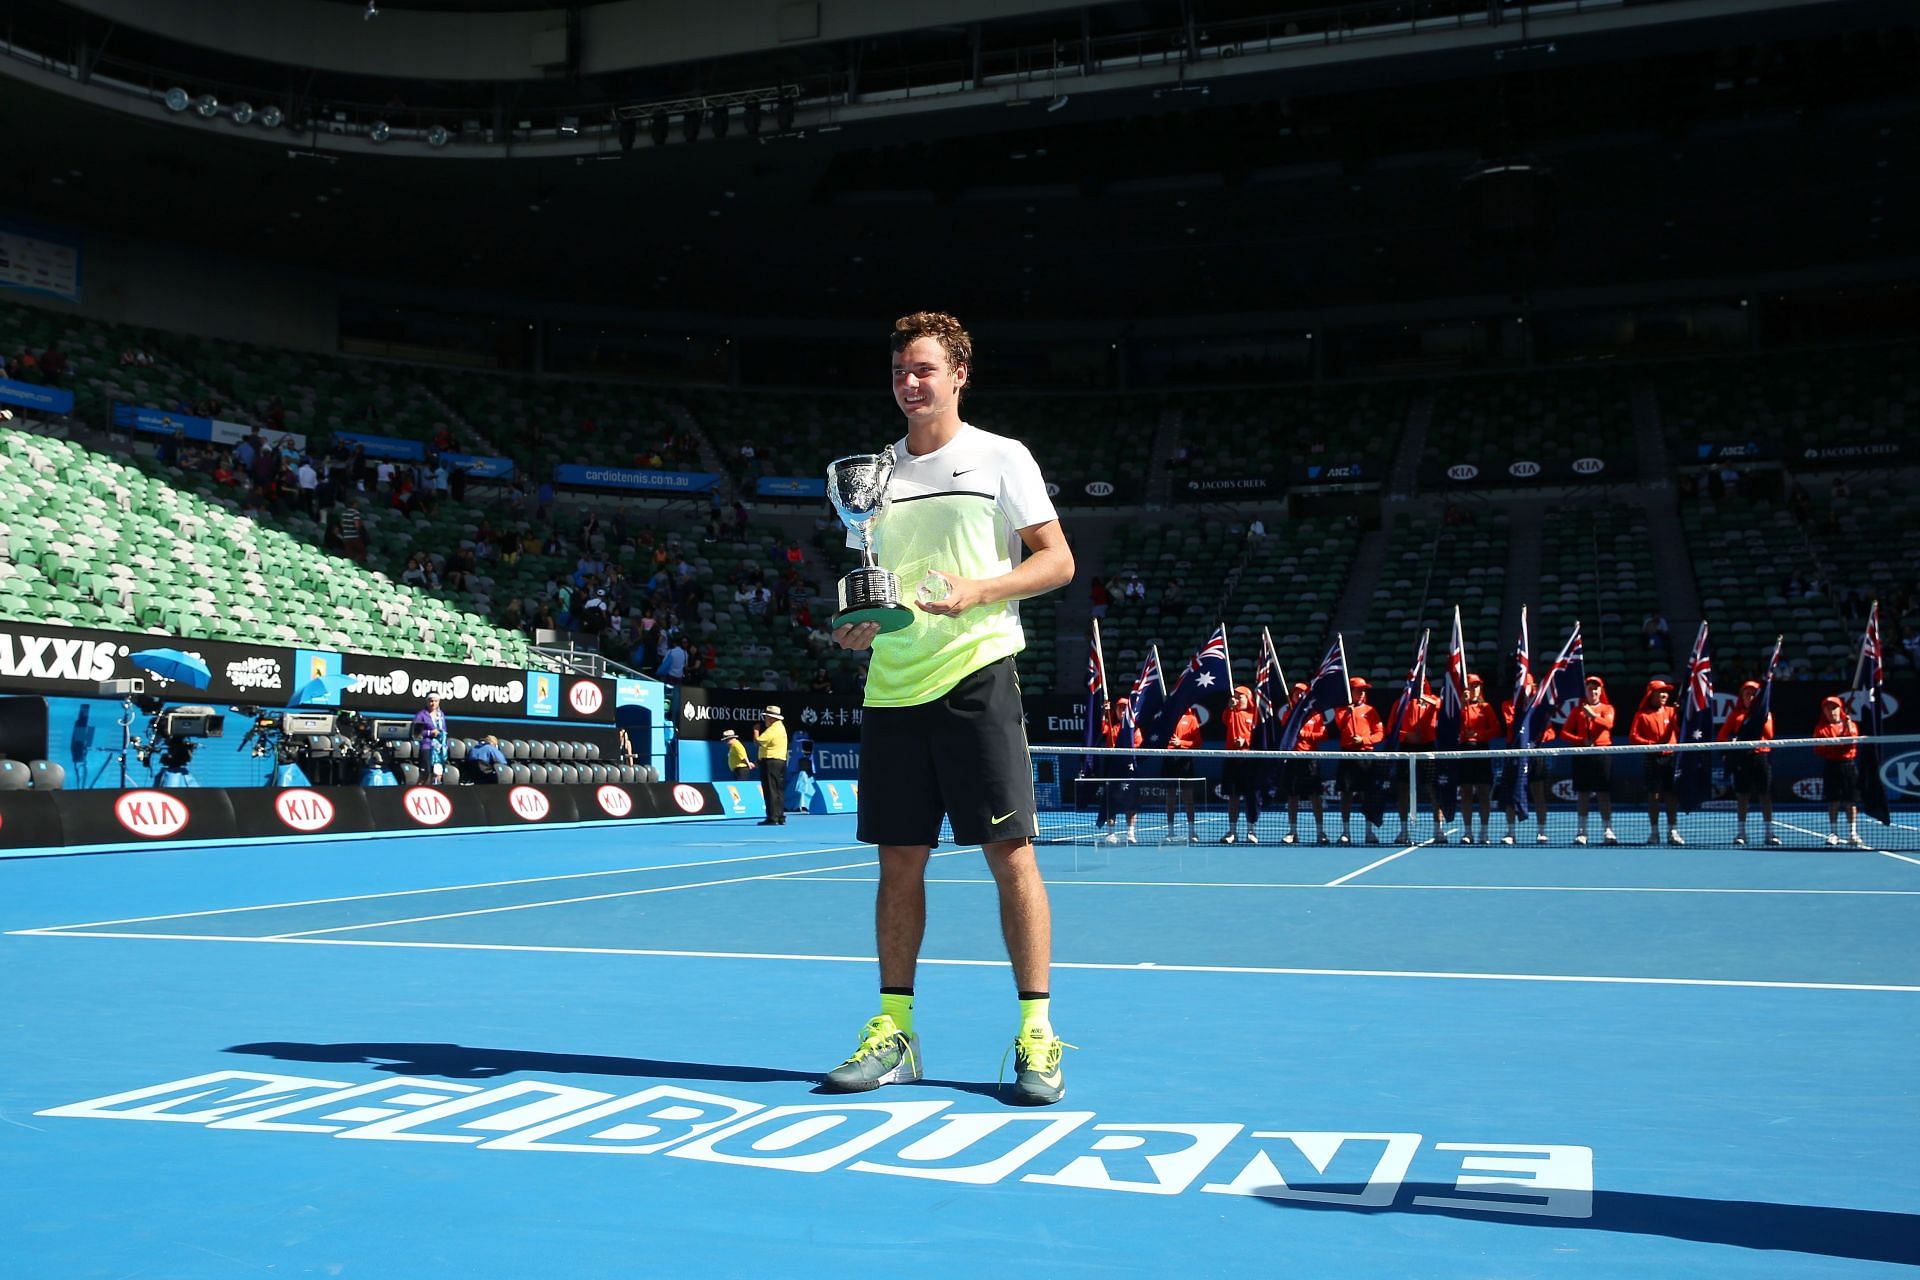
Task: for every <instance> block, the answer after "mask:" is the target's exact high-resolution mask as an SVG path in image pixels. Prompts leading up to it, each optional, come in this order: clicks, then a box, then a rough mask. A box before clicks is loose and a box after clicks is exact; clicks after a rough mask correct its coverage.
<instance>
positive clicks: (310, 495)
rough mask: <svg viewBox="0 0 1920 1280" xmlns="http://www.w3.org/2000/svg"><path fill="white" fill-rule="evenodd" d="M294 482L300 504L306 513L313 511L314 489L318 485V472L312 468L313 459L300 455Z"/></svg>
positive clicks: (309, 513) (310, 513)
mask: <svg viewBox="0 0 1920 1280" xmlns="http://www.w3.org/2000/svg"><path fill="white" fill-rule="evenodd" d="M293 475H294V483H295V484H296V485H298V486H299V489H300V505H301V507H302V508H303V509H304V510H305V511H306V513H307V514H308V515H312V514H313V513H314V491H315V490H317V489H318V488H319V487H320V473H319V472H318V471H315V470H314V469H313V459H311V458H308V457H304V456H303V457H302V458H301V459H300V465H299V467H298V468H297V469H296V470H295V471H294V473H293Z"/></svg>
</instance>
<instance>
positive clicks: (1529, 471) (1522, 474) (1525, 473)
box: [1507, 459, 1540, 480]
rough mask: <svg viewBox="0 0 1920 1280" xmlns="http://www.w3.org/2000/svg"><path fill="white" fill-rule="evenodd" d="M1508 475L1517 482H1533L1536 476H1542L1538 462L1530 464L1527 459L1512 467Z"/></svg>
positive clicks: (1508, 470) (1509, 468) (1508, 469)
mask: <svg viewBox="0 0 1920 1280" xmlns="http://www.w3.org/2000/svg"><path fill="white" fill-rule="evenodd" d="M1507 474H1508V475H1510V476H1512V477H1514V478H1515V479H1516V480H1531V479H1532V478H1533V477H1534V476H1537V475H1539V474H1540V464H1539V463H1537V462H1528V461H1526V460H1525V459H1522V460H1521V461H1519V462H1516V463H1513V464H1512V465H1510V466H1509V467H1508V468H1507Z"/></svg>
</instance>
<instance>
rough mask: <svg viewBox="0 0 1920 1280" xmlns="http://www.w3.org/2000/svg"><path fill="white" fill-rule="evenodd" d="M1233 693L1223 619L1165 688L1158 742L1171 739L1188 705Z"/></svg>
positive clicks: (1231, 672) (1161, 742)
mask: <svg viewBox="0 0 1920 1280" xmlns="http://www.w3.org/2000/svg"><path fill="white" fill-rule="evenodd" d="M1223 694H1224V695H1226V696H1228V697H1231V696H1232V695H1233V667H1232V665H1231V664H1230V663H1229V662H1228V660H1227V628H1226V624H1224V623H1222V624H1221V625H1219V626H1216V627H1215V628H1214V629H1213V634H1212V635H1211V636H1209V637H1208V638H1207V642H1206V643H1205V644H1203V645H1201V646H1200V652H1198V653H1196V654H1194V655H1193V661H1191V662H1189V663H1187V669H1186V670H1185V671H1182V672H1181V673H1180V679H1179V680H1178V681H1176V682H1175V684H1174V686H1173V688H1172V689H1170V690H1168V691H1167V705H1166V708H1165V709H1164V710H1163V711H1162V712H1161V713H1160V722H1161V727H1162V732H1161V734H1160V745H1161V746H1163V747H1164V746H1166V745H1167V743H1168V742H1170V741H1172V740H1173V730H1174V727H1175V726H1176V725H1178V724H1179V723H1180V717H1181V716H1183V715H1185V714H1186V712H1187V708H1188V707H1191V706H1193V705H1195V704H1196V703H1200V702H1204V701H1206V700H1207V699H1208V698H1213V697H1218V696H1220V695H1223Z"/></svg>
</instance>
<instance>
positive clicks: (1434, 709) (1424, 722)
mask: <svg viewBox="0 0 1920 1280" xmlns="http://www.w3.org/2000/svg"><path fill="white" fill-rule="evenodd" d="M1439 720H1440V703H1439V700H1438V699H1435V698H1430V697H1427V696H1422V697H1418V698H1415V699H1414V700H1413V705H1412V706H1410V707H1408V708H1407V715H1406V719H1405V720H1404V721H1403V722H1402V723H1401V725H1400V745H1402V746H1406V747H1430V746H1432V745H1433V736H1434V733H1435V731H1436V730H1437V728H1438V726H1439Z"/></svg>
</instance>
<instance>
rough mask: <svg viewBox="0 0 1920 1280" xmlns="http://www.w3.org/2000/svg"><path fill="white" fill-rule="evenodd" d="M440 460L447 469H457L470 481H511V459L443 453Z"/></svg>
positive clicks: (475, 454) (472, 454)
mask: <svg viewBox="0 0 1920 1280" xmlns="http://www.w3.org/2000/svg"><path fill="white" fill-rule="evenodd" d="M440 460H441V461H442V462H444V463H446V464H447V465H448V466H449V467H459V468H460V469H461V470H462V471H464V472H466V473H467V476H468V478H469V479H472V480H511V479H513V459H512V458H486V457H482V456H481V455H479V454H477V453H443V454H441V455H440Z"/></svg>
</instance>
